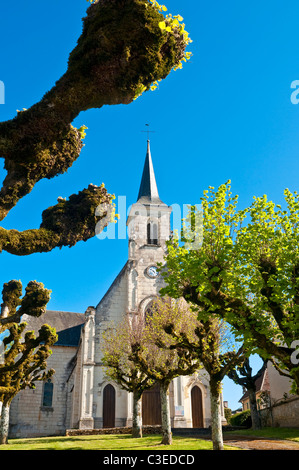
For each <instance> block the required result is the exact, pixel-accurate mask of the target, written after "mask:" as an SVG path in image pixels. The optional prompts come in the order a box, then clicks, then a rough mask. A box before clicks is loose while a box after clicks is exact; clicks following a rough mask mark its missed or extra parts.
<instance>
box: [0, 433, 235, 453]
mask: <svg viewBox="0 0 299 470" xmlns="http://www.w3.org/2000/svg"><path fill="white" fill-rule="evenodd" d="M160 442H161V436H159V435H155V436H145V437H143V438H141V439H133V438H132V437H131V436H130V435H121V436H120V435H104V436H59V437H41V438H31V439H10V440H9V441H8V444H7V445H4V446H0V450H126V451H137V450H156V451H163V450H212V442H211V441H206V440H203V439H197V438H194V437H186V438H182V437H178V436H174V437H173V444H172V445H171V446H164V445H163V446H162V445H161V444H160ZM225 449H226V450H239V449H236V448H235V447H229V446H225Z"/></svg>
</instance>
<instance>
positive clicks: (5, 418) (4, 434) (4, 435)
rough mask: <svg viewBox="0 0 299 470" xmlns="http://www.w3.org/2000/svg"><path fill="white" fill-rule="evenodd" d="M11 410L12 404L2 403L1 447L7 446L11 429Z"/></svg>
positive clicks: (0, 420) (0, 421) (0, 419)
mask: <svg viewBox="0 0 299 470" xmlns="http://www.w3.org/2000/svg"><path fill="white" fill-rule="evenodd" d="M9 408H10V403H5V402H4V403H2V410H1V418H0V445H2V444H7V439H8V428H9Z"/></svg>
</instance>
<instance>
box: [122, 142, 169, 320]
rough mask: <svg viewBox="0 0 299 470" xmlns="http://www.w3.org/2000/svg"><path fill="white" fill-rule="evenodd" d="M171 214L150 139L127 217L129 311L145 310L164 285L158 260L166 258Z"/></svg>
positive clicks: (161, 260)
mask: <svg viewBox="0 0 299 470" xmlns="http://www.w3.org/2000/svg"><path fill="white" fill-rule="evenodd" d="M170 214H171V208H170V207H169V206H167V205H166V204H164V202H162V201H161V199H160V197H159V193H158V188H157V183H156V178H155V173H154V168H153V162H152V157H151V150H150V141H149V140H148V141H147V152H146V157H145V163H144V168H143V174H142V178H141V184H140V189H139V193H138V198H137V202H136V203H135V204H133V205H132V207H131V211H130V213H129V217H128V220H127V225H128V233H129V259H128V264H129V266H128V268H129V269H128V270H129V272H128V310H127V311H128V313H138V312H143V313H144V312H145V310H146V309H147V308H148V306H149V304H150V303H151V301H152V300H153V299H154V298H155V297H156V296H157V295H159V290H160V289H161V288H162V287H163V279H162V277H161V275H159V274H158V272H157V263H163V262H164V255H165V249H166V241H167V240H168V239H169V237H170Z"/></svg>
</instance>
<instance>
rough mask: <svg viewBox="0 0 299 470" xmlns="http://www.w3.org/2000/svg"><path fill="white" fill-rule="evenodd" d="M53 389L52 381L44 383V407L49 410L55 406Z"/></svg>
mask: <svg viewBox="0 0 299 470" xmlns="http://www.w3.org/2000/svg"><path fill="white" fill-rule="evenodd" d="M53 389H54V385H53V382H51V379H48V380H47V382H45V383H44V390H43V406H46V407H47V408H51V407H52V405H53Z"/></svg>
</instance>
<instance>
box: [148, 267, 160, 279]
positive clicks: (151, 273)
mask: <svg viewBox="0 0 299 470" xmlns="http://www.w3.org/2000/svg"><path fill="white" fill-rule="evenodd" d="M146 274H147V275H148V276H149V277H151V278H152V279H154V278H155V277H157V276H158V270H157V267H156V266H149V267H148V268H147V270H146Z"/></svg>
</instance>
